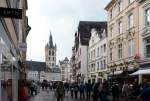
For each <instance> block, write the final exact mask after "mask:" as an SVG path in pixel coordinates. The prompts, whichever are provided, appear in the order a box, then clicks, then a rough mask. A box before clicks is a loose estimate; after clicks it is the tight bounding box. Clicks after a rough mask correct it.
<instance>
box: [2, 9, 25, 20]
mask: <svg viewBox="0 0 150 101" xmlns="http://www.w3.org/2000/svg"><path fill="white" fill-rule="evenodd" d="M0 17H6V18H16V19H22V9H16V8H4V7H0Z"/></svg>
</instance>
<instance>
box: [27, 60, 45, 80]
mask: <svg viewBox="0 0 150 101" xmlns="http://www.w3.org/2000/svg"><path fill="white" fill-rule="evenodd" d="M26 64H27V71H28V72H27V80H34V81H42V80H43V79H44V78H43V79H41V78H42V73H43V72H45V71H46V63H45V62H39V61H26Z"/></svg>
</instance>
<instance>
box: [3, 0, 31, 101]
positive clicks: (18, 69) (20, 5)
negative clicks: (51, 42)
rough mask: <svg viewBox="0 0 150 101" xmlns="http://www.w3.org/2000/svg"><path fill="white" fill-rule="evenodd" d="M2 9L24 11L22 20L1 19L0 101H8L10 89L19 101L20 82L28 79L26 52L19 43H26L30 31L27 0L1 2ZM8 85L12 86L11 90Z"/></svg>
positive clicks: (5, 0) (13, 99)
mask: <svg viewBox="0 0 150 101" xmlns="http://www.w3.org/2000/svg"><path fill="white" fill-rule="evenodd" d="M0 7H3V8H15V9H21V10H22V18H21V19H17V18H14V17H8V18H5V17H1V18H0V47H1V48H0V56H1V58H0V64H1V65H0V78H1V79H0V101H7V100H8V95H7V94H8V93H7V91H8V89H11V91H10V93H11V94H12V96H11V99H12V101H18V80H19V79H22V78H25V77H26V72H25V65H24V62H25V61H24V60H25V59H26V57H24V56H26V51H23V50H22V48H21V47H19V43H26V37H27V35H28V32H29V30H30V28H29V26H28V21H27V16H26V10H27V0H13V1H12V0H0ZM28 28H29V29H28ZM24 49H25V50H26V47H25V48H24ZM22 52H23V53H22ZM8 83H9V84H11V86H9V88H8V86H7V84H8Z"/></svg>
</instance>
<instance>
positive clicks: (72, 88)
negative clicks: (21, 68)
mask: <svg viewBox="0 0 150 101" xmlns="http://www.w3.org/2000/svg"><path fill="white" fill-rule="evenodd" d="M73 91H74V85H73V83H72V84H71V85H70V93H71V98H73Z"/></svg>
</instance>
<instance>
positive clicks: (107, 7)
mask: <svg viewBox="0 0 150 101" xmlns="http://www.w3.org/2000/svg"><path fill="white" fill-rule="evenodd" d="M115 2H116V0H111V1H110V2H109V3H108V5H107V6H106V7H105V10H106V11H108V10H109V8H110V7H112V5H113V4H115Z"/></svg>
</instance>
